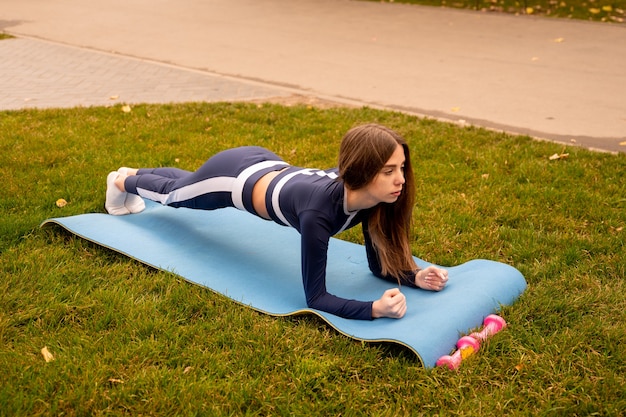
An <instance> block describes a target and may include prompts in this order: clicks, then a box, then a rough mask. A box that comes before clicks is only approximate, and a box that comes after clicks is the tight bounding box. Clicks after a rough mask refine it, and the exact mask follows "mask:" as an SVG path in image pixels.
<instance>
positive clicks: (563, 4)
mask: <svg viewBox="0 0 626 417" xmlns="http://www.w3.org/2000/svg"><path fill="white" fill-rule="evenodd" d="M376 1H381V0H376ZM382 1H383V2H392V3H393V2H395V3H410V4H420V5H424V6H437V7H451V8H455V9H470V10H480V11H487V12H504V13H510V14H520V15H521V14H527V15H534V16H549V17H561V18H569V19H580V20H591V21H596V22H611V23H624V21H625V18H626V15H625V12H624V11H625V10H626V0H382Z"/></svg>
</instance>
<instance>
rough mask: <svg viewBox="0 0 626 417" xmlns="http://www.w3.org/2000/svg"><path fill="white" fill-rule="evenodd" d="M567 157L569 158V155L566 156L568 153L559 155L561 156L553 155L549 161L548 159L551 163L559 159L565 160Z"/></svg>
mask: <svg viewBox="0 0 626 417" xmlns="http://www.w3.org/2000/svg"><path fill="white" fill-rule="evenodd" d="M568 157H569V154H568V153H561V154H559V153H555V154H554V155H552V156H551V157H550V158H549V159H550V160H551V161H556V160H559V159H567V158H568Z"/></svg>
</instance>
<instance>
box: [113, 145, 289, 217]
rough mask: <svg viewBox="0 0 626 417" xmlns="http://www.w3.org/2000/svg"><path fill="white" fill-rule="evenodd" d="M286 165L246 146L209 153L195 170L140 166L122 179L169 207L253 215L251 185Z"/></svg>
mask: <svg viewBox="0 0 626 417" xmlns="http://www.w3.org/2000/svg"><path fill="white" fill-rule="evenodd" d="M287 165H288V164H287V163H286V162H284V161H283V160H281V159H280V157H279V156H278V155H276V154H274V153H273V152H270V151H268V150H267V149H264V148H261V147H258V146H246V147H241V148H233V149H228V150H225V151H222V152H220V153H217V154H215V155H213V156H212V157H211V158H210V159H209V160H208V161H206V162H205V163H204V164H203V165H202V166H201V167H200V168H198V170H196V171H194V172H191V171H185V170H182V169H178V168H142V169H140V170H139V171H137V175H133V176H130V177H128V178H126V180H125V182H124V187H125V188H126V191H127V192H129V193H132V194H137V195H139V196H141V197H143V198H147V199H149V200H152V201H157V202H159V203H161V204H164V205H168V206H172V207H188V208H194V209H202V210H215V209H219V208H224V207H236V208H238V209H240V210H245V211H248V212H250V213H253V214H256V211H255V210H254V207H253V205H252V189H253V187H254V184H255V183H256V182H257V181H258V180H259V179H260V178H261V177H262V176H263V175H265V174H267V173H268V172H271V171H278V170H281V169H283V168H285V167H286V166H287Z"/></svg>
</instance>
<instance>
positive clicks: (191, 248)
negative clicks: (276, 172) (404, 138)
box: [42, 201, 526, 367]
mask: <svg viewBox="0 0 626 417" xmlns="http://www.w3.org/2000/svg"><path fill="white" fill-rule="evenodd" d="M49 224H58V225H61V226H62V227H63V228H65V229H67V230H68V231H70V232H71V233H73V234H75V235H77V236H80V237H82V238H84V239H87V240H89V241H91V242H94V243H96V244H98V245H101V246H103V247H106V248H109V249H112V250H114V251H116V252H119V253H122V254H124V255H127V256H129V257H131V258H133V259H136V260H138V261H140V262H142V263H144V264H147V265H150V266H153V267H155V268H158V269H162V270H166V271H170V272H172V273H174V274H177V275H179V276H181V277H182V278H184V279H186V280H187V281H189V282H192V283H195V284H199V285H202V286H205V287H207V288H209V289H211V290H213V291H215V292H217V293H220V294H222V295H224V296H226V297H228V298H230V299H232V300H234V301H236V302H238V303H241V304H244V305H246V306H249V307H251V308H253V309H255V310H257V311H260V312H263V313H267V314H271V315H275V316H285V315H293V314H303V313H313V314H317V315H318V316H320V317H322V318H323V319H324V320H325V321H326V322H328V324H330V325H331V326H332V327H333V328H335V329H336V330H337V331H339V332H340V333H342V334H344V335H346V336H349V337H352V338H354V339H357V340H363V341H368V342H390V343H397V344H400V345H403V346H405V347H407V348H409V349H410V350H412V351H413V352H414V353H415V354H416V355H417V356H418V357H419V358H420V360H421V361H422V363H423V365H424V366H426V367H433V366H435V362H436V361H437V359H438V358H439V357H440V356H442V355H445V354H449V353H450V352H451V351H452V350H453V349H454V347H455V344H456V341H457V340H458V339H459V336H460V335H461V334H464V333H467V332H468V331H469V330H470V329H473V328H477V327H480V326H481V324H482V320H483V318H484V317H486V316H487V315H489V314H491V313H493V312H494V311H496V310H497V309H498V308H499V307H500V306H501V305H509V304H511V303H513V301H515V299H516V298H517V297H518V296H519V295H520V294H521V293H522V292H523V291H524V289H525V288H526V281H525V279H524V277H523V276H522V274H521V273H520V272H519V271H518V270H517V269H515V268H513V267H511V266H509V265H506V264H503V263H499V262H494V261H488V260H472V261H469V262H467V263H464V264H462V265H458V266H453V267H449V268H448V271H449V281H448V285H447V287H446V288H445V289H444V290H443V291H441V292H430V291H423V290H419V289H414V288H408V287H403V288H402V289H401V290H402V292H403V293H404V294H405V295H406V297H407V304H408V311H407V313H406V315H405V317H404V318H402V319H399V320H396V319H377V320H373V321H362V320H349V319H343V318H340V317H337V316H334V315H332V314H328V313H325V312H323V311H318V310H314V309H311V308H308V307H307V305H306V301H305V297H304V290H303V288H302V279H301V274H300V235H299V234H298V232H297V231H296V230H294V229H292V228H289V227H283V226H279V225H277V224H275V223H273V222H270V221H265V220H262V219H260V218H258V217H255V216H252V215H250V214H248V213H245V212H242V211H239V210H236V209H223V210H215V211H202V210H190V209H184V208H180V209H175V208H171V207H165V206H161V205H159V204H156V203H153V202H150V201H148V202H146V210H145V211H143V212H142V213H139V214H132V215H127V216H111V215H108V214H103V213H91V214H82V215H78V216H71V217H63V218H55V219H49V220H46V221H45V222H44V223H42V226H43V225H49ZM416 262H417V264H418V265H419V266H421V267H425V266H427V265H429V263H427V262H424V261H423V260H421V259H418V258H416ZM326 285H327V288H328V291H329V292H331V293H332V294H335V295H337V296H340V297H345V298H353V299H358V300H364V301H370V300H375V299H378V298H379V297H380V296H381V295H382V293H383V292H384V291H385V290H387V289H389V288H392V287H393V286H394V285H393V283H390V282H387V281H383V280H381V279H378V278H376V277H374V276H373V275H372V274H371V272H370V271H369V268H368V266H367V258H366V254H365V248H364V247H363V246H361V245H358V244H354V243H350V242H345V241H342V240H339V239H334V238H333V239H331V242H330V247H329V252H328V267H327V281H326Z"/></svg>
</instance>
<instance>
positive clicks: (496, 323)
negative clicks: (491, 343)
mask: <svg viewBox="0 0 626 417" xmlns="http://www.w3.org/2000/svg"><path fill="white" fill-rule="evenodd" d="M483 325H484V326H485V327H483V329H482V330H481V331H480V332H474V333H472V334H470V336H471V337H473V338H474V339H476V340H478V341H481V342H482V341H484V340H487V338H488V337H490V336H493V335H494V334H496V333H498V332H499V331H500V330H502V329H504V328H505V327H506V321H504V319H503V318H502V317H500V316H498V315H496V314H490V315H488V316H487V317H485V320H483Z"/></svg>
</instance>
